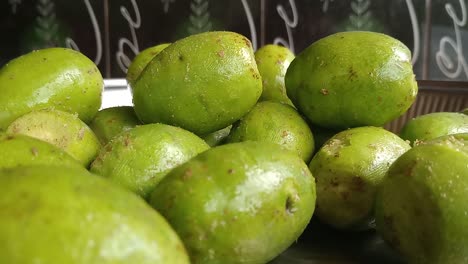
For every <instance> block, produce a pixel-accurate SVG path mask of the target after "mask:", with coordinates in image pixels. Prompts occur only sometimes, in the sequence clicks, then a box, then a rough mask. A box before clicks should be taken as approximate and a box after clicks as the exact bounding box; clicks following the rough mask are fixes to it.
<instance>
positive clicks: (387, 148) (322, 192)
mask: <svg viewBox="0 0 468 264" xmlns="http://www.w3.org/2000/svg"><path fill="white" fill-rule="evenodd" d="M408 149H410V145H409V144H408V143H407V142H405V141H404V140H402V139H401V138H399V137H398V136H397V135H395V134H393V133H391V132H389V131H387V130H385V129H383V128H380V127H358V128H352V129H348V130H345V131H342V132H340V133H338V134H336V135H334V136H333V137H332V138H331V139H329V140H328V141H327V142H326V143H325V144H324V145H323V146H322V148H321V149H320V150H319V151H318V152H317V153H316V154H315V156H314V157H313V159H312V161H311V163H310V165H309V168H310V171H311V172H312V174H313V175H314V176H315V179H316V184H317V210H316V215H317V217H318V218H319V219H320V220H321V221H322V222H324V223H326V224H328V225H330V226H332V227H334V228H337V229H347V230H363V229H369V228H371V227H373V222H374V214H373V213H374V202H375V196H376V192H377V189H378V188H379V186H380V184H381V183H382V181H383V179H384V177H385V173H386V172H387V170H388V168H389V167H390V165H391V164H392V163H393V162H394V161H395V160H396V159H397V158H398V157H399V156H400V155H402V154H403V153H405V152H406V151H407V150H408Z"/></svg>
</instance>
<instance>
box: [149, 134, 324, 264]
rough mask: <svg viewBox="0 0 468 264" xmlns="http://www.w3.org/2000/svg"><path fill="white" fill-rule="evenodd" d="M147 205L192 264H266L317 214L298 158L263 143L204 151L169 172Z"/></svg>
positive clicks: (312, 185)
mask: <svg viewBox="0 0 468 264" xmlns="http://www.w3.org/2000/svg"><path fill="white" fill-rule="evenodd" d="M150 204H151V205H152V206H153V207H154V208H156V209H157V210H158V212H160V213H161V214H162V215H163V216H164V217H165V218H166V219H167V220H168V221H169V223H170V224H171V226H172V227H173V228H174V229H175V230H176V232H177V233H178V234H179V236H180V237H181V239H182V241H183V242H184V244H185V246H186V247H187V250H188V252H189V255H190V257H191V261H192V263H195V264H197V263H203V264H208V263H249V264H257V263H258V264H260V263H262V264H264V263H267V262H268V261H270V260H271V259H273V258H274V257H275V256H277V255H279V254H280V253H281V252H283V251H284V250H285V249H286V248H287V247H288V246H290V245H291V244H292V243H293V242H294V241H295V240H296V239H297V238H298V237H299V235H300V234H301V233H302V232H303V230H304V229H305V227H306V226H307V224H308V223H309V221H310V219H311V217H312V214H313V212H314V208H315V181H314V178H313V177H312V175H311V173H310V171H309V170H308V169H307V165H306V164H305V163H304V161H303V160H302V159H301V158H299V157H298V156H297V155H296V154H294V153H292V152H290V151H287V150H284V149H282V148H281V147H280V146H278V145H276V144H273V143H266V142H255V141H249V142H241V143H232V144H226V145H222V146H218V147H215V148H212V149H209V150H207V151H205V152H203V153H201V154H199V155H198V156H196V157H194V158H192V159H190V160H189V161H187V162H186V163H184V164H182V165H180V166H178V167H176V168H175V169H174V170H172V171H171V172H170V173H169V174H168V175H167V176H166V177H165V178H164V179H163V180H162V181H161V182H160V183H159V184H158V185H157V186H156V188H155V189H154V191H153V192H152V194H151V198H150Z"/></svg>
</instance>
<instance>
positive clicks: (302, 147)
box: [227, 101, 314, 162]
mask: <svg viewBox="0 0 468 264" xmlns="http://www.w3.org/2000/svg"><path fill="white" fill-rule="evenodd" d="M248 140H255V141H267V142H272V143H275V144H278V145H280V146H282V147H284V148H285V149H288V150H291V151H293V152H294V153H296V154H297V155H298V156H299V157H301V158H302V159H303V160H304V161H305V162H309V161H310V159H311V158H312V153H313V152H314V136H313V135H312V131H310V128H309V125H308V124H307V123H306V121H305V120H304V119H303V118H302V117H301V116H300V115H299V113H298V112H297V111H296V109H294V108H293V107H292V106H290V105H287V104H282V103H278V102H270V101H264V102H259V103H257V104H256V105H255V106H254V108H252V110H250V112H249V113H247V114H246V115H245V116H244V117H242V118H241V120H239V121H238V122H236V123H234V125H233V127H232V129H231V133H230V134H229V136H228V138H227V142H228V143H232V142H241V141H248Z"/></svg>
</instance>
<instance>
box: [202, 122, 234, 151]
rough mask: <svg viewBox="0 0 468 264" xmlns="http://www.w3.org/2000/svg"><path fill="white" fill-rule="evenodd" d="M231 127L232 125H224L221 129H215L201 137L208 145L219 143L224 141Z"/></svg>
mask: <svg viewBox="0 0 468 264" xmlns="http://www.w3.org/2000/svg"><path fill="white" fill-rule="evenodd" d="M231 129H232V125H230V126H228V127H225V128H223V129H220V130H217V131H215V132H212V133H209V134H208V135H205V136H202V139H203V140H205V142H206V143H207V144H208V145H209V146H210V147H215V146H218V145H221V144H223V143H224V142H225V140H226V138H227V137H228V136H229V133H230V132H231Z"/></svg>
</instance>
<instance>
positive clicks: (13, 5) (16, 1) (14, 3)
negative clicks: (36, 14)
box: [8, 0, 22, 14]
mask: <svg viewBox="0 0 468 264" xmlns="http://www.w3.org/2000/svg"><path fill="white" fill-rule="evenodd" d="M21 2H22V0H8V3H10V6H11V12H12V13H13V14H16V10H17V8H18V6H19V5H21Z"/></svg>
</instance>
